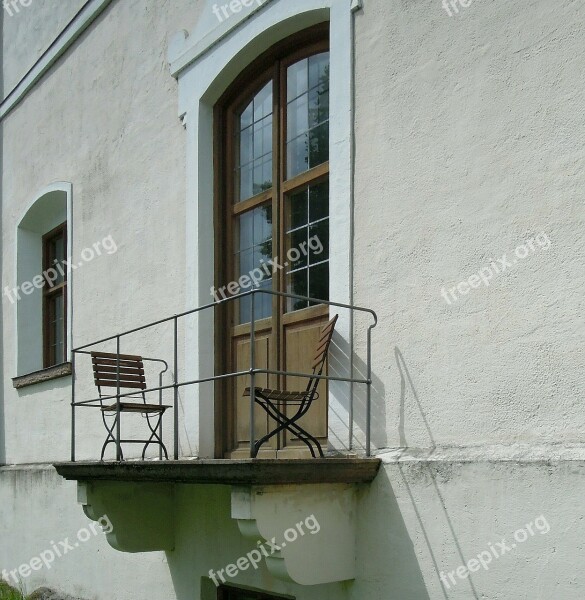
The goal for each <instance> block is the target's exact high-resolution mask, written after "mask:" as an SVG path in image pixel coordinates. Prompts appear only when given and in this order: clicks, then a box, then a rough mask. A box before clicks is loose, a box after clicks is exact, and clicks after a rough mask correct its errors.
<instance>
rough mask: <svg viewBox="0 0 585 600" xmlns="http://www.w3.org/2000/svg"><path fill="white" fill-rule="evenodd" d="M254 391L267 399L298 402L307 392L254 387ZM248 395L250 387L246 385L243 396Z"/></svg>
mask: <svg viewBox="0 0 585 600" xmlns="http://www.w3.org/2000/svg"><path fill="white" fill-rule="evenodd" d="M254 389H255V390H256V393H257V394H259V395H260V396H261V398H262V397H263V398H267V399H268V400H277V401H278V402H299V401H301V400H304V399H305V398H306V397H307V396H308V395H309V392H287V391H284V390H271V389H269V388H260V387H257V388H254ZM249 395H250V388H249V387H247V388H246V389H245V390H244V396H249Z"/></svg>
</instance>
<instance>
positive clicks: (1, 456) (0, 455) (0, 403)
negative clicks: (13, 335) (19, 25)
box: [0, 11, 6, 465]
mask: <svg viewBox="0 0 585 600" xmlns="http://www.w3.org/2000/svg"><path fill="white" fill-rule="evenodd" d="M0 12H1V14H0V31H3V30H4V11H0ZM0 98H1V99H2V100H4V55H3V48H2V44H0ZM3 139H4V121H0V140H3ZM2 148H3V144H0V231H2V213H3V212H4V211H3V210H2V207H3V205H4V198H3V196H2V190H3V189H4V186H3V174H4V159H3V155H2ZM0 281H4V278H3V273H2V261H0ZM0 340H2V347H1V348H0V356H1V357H2V358H4V357H5V356H6V344H5V339H4V304H3V300H2V301H0ZM0 381H4V360H0ZM5 463H6V423H5V416H4V386H2V388H0V465H3V464H5Z"/></svg>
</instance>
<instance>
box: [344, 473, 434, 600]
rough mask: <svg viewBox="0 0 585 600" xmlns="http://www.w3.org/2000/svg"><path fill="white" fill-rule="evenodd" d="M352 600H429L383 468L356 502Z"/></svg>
mask: <svg viewBox="0 0 585 600" xmlns="http://www.w3.org/2000/svg"><path fill="white" fill-rule="evenodd" d="M358 507H359V508H358V539H357V555H358V573H357V578H356V581H355V587H354V589H353V590H352V595H351V597H352V598H353V599H355V600H358V599H361V598H368V600H430V596H429V594H428V591H427V587H426V584H425V581H424V578H423V575H422V572H421V569H420V566H419V556H417V553H416V551H415V548H414V544H413V541H412V539H411V537H410V533H409V531H408V529H407V527H406V523H405V522H404V519H403V517H402V512H401V509H400V506H399V505H398V501H397V499H396V495H395V493H394V490H393V488H392V484H391V482H390V478H389V476H388V473H387V472H386V470H385V469H384V467H382V468H381V469H380V473H379V474H378V476H377V477H376V479H375V480H374V482H373V483H372V484H371V486H369V487H364V488H363V491H362V492H361V497H360V499H359V503H358Z"/></svg>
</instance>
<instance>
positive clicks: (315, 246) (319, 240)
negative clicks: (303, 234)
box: [309, 219, 329, 265]
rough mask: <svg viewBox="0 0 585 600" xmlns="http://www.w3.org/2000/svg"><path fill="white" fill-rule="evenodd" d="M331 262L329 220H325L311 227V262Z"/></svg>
mask: <svg viewBox="0 0 585 600" xmlns="http://www.w3.org/2000/svg"><path fill="white" fill-rule="evenodd" d="M324 260H329V219H323V220H322V221H319V222H318V223H314V224H313V225H311V226H310V227H309V262H310V263H311V264H312V265H314V264H316V263H320V262H323V261H324Z"/></svg>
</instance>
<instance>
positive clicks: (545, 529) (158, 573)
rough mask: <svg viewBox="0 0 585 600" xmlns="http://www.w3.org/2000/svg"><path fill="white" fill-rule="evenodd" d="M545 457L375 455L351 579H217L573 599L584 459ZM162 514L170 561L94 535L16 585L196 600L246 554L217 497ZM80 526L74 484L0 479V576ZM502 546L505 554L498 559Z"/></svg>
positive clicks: (401, 595)
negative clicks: (207, 582)
mask: <svg viewBox="0 0 585 600" xmlns="http://www.w3.org/2000/svg"><path fill="white" fill-rule="evenodd" d="M553 453H554V451H552V450H551V449H550V448H547V449H546V448H541V449H540V454H539V453H538V452H534V453H533V454H532V455H526V454H525V455H524V456H523V457H522V456H521V452H519V451H518V452H516V453H515V454H514V453H512V452H510V451H509V450H508V449H503V448H499V449H498V448H492V459H491V461H487V460H484V459H482V458H481V457H478V456H475V457H474V456H472V455H471V454H466V453H464V452H454V451H452V452H450V453H447V452H445V453H436V454H435V455H434V456H429V455H428V454H422V453H419V454H418V455H415V454H414V453H405V454H402V455H400V454H399V453H388V454H385V455H384V457H383V458H384V465H383V467H382V469H381V472H380V473H379V475H378V477H377V479H376V481H375V482H374V483H373V484H372V485H371V486H364V487H363V488H361V489H360V490H359V491H358V503H357V520H358V526H357V546H356V571H357V577H356V579H355V580H354V581H352V582H343V583H338V584H329V585H317V586H308V587H303V586H298V585H295V584H292V583H285V582H283V581H280V580H277V579H274V578H273V577H272V576H271V575H270V573H269V572H268V570H267V569H266V566H265V564H261V565H260V567H259V569H258V570H253V569H251V568H250V569H248V570H246V571H243V572H240V573H239V575H238V576H237V577H236V578H235V579H232V580H230V582H231V583H233V584H235V585H241V586H250V587H253V588H256V589H265V590H271V591H272V592H274V593H277V594H279V593H280V594H285V595H286V594H288V595H289V596H293V597H295V598H297V599H298V600H317V599H320V600H366V599H367V600H444V599H445V598H449V600H460V599H461V600H479V599H481V598H494V599H498V600H500V599H501V600H504V599H508V598H519V599H522V600H524V599H526V600H527V599H532V598H543V599H544V598H562V599H563V600H580V599H581V598H582V597H583V592H584V590H585V576H584V575H583V572H582V569H580V568H579V566H580V565H582V564H583V559H584V553H585V549H584V548H583V542H582V539H583V536H584V534H585V529H584V525H583V520H582V518H581V515H582V510H581V499H582V497H583V493H584V492H585V480H584V479H583V474H584V473H585V460H584V456H585V454H584V452H583V448H574V449H573V451H572V454H571V455H565V456H564V460H562V461H560V460H558V459H559V458H560V456H561V455H560V454H557V455H556V458H557V460H552V461H549V460H548V459H543V456H551V455H553ZM175 510H176V513H175V516H176V538H175V539H176V546H175V550H174V551H172V552H168V553H166V554H165V553H160V552H153V553H147V554H120V553H119V552H117V551H115V550H113V549H112V548H111V547H110V546H109V545H108V544H107V543H106V540H105V538H104V537H102V536H100V535H98V536H94V537H92V538H91V539H90V540H89V541H87V542H85V543H82V544H80V545H79V546H78V547H76V548H75V550H74V551H71V552H70V553H69V554H68V555H66V556H64V557H62V558H60V559H56V560H55V561H54V563H53V566H52V568H51V569H50V570H46V569H43V570H41V571H37V572H36V573H34V574H33V575H32V576H31V577H29V578H27V579H26V584H27V587H28V589H33V588H35V587H37V586H40V585H43V584H44V585H47V584H48V585H51V586H53V587H56V588H58V589H60V590H61V591H63V592H67V593H70V594H76V595H79V596H80V597H81V598H92V599H93V598H95V599H96V600H105V599H107V598H113V597H114V598H116V600H142V599H143V598H149V600H169V598H177V600H199V599H200V595H199V591H200V588H201V577H204V576H208V574H209V570H210V569H211V570H213V571H214V572H215V573H217V572H218V571H219V570H220V569H225V567H226V566H227V565H229V564H235V562H236V561H237V559H238V558H240V557H242V556H246V554H247V553H248V552H250V551H251V550H253V549H254V548H255V547H256V544H255V542H254V540H249V539H246V538H244V537H242V535H241V534H240V532H239V531H238V526H237V523H236V521H235V520H233V519H231V518H230V516H229V515H230V490H229V488H228V487H220V486H188V485H183V486H178V487H177V489H176V491H175ZM307 516H308V515H307ZM172 518H173V515H166V516H165V520H166V521H167V522H170V521H171V520H172ZM317 520H318V517H317ZM87 527H88V520H87V519H86V518H85V517H84V515H83V512H82V511H81V509H80V507H79V506H78V505H77V504H76V488H75V484H74V483H72V482H65V481H63V480H62V479H61V478H60V477H59V476H58V475H57V474H56V473H55V472H54V471H53V470H52V469H51V468H38V467H37V468H31V467H30V466H28V467H20V468H15V467H12V468H10V467H5V468H3V469H0V539H1V540H2V542H1V543H0V567H1V568H6V569H9V570H12V569H14V568H18V567H19V566H20V565H21V564H23V563H28V562H29V561H30V559H31V558H33V557H35V556H39V555H40V553H41V552H43V551H44V550H47V549H50V548H51V544H50V542H51V540H53V541H54V542H58V541H62V540H64V539H65V538H67V537H68V538H69V539H70V541H71V542H75V540H76V536H77V532H78V531H79V530H80V529H81V528H87ZM519 530H523V531H524V532H525V534H526V535H525V534H524V533H519ZM531 532H532V533H531ZM316 535H317V536H318V535H319V533H317V534H316ZM515 536H516V537H515ZM520 540H522V541H520ZM502 543H505V545H506V546H507V548H508V550H507V551H505V552H504V554H502V555H501V556H500V553H501V552H502V547H501V545H500V544H502ZM513 544H515V547H514V546H513ZM492 548H493V549H494V550H495V551H496V552H497V555H498V558H496V557H495V555H494V554H493V551H492V550H491V549H492ZM485 552H487V553H490V552H492V559H491V561H488V558H487V556H486V555H485V554H483V560H484V563H485V564H486V566H487V569H486V568H483V567H481V566H480V567H479V568H477V566H476V565H473V563H472V568H473V569H476V568H477V570H475V572H473V573H472V574H471V577H468V576H465V577H463V578H459V577H457V576H456V575H453V577H454V578H455V581H456V583H455V584H454V583H453V581H452V580H451V579H449V573H453V572H454V571H455V570H456V569H457V568H459V567H460V566H462V565H465V564H468V563H469V561H470V560H472V559H477V556H478V555H480V554H481V553H485ZM315 568H318V565H316V566H315ZM105 573H107V576H104V574H105ZM441 573H443V575H444V580H445V582H446V583H442V582H441ZM202 600H208V598H202Z"/></svg>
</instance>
